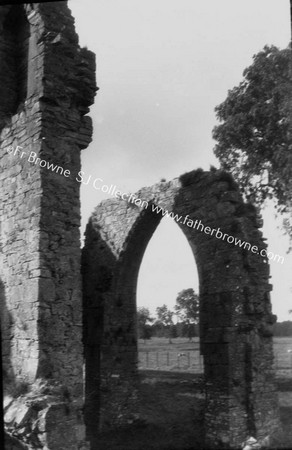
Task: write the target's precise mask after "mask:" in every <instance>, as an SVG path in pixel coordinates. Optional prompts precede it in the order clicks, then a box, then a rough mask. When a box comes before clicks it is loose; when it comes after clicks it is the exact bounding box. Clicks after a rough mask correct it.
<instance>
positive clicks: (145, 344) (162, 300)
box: [137, 218, 203, 373]
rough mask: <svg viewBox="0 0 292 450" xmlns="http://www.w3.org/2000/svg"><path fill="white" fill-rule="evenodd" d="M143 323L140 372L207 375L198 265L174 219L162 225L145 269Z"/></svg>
mask: <svg viewBox="0 0 292 450" xmlns="http://www.w3.org/2000/svg"><path fill="white" fill-rule="evenodd" d="M178 297H179V301H178V302H177V301H176V300H177V298H178ZM192 297H193V298H194V303H195V304H196V305H194V307H191V303H192ZM157 308H158V310H157ZM157 312H158V315H157ZM137 322H138V352H139V369H151V370H153V369H156V370H169V371H174V370H176V369H177V370H179V371H181V370H185V371H189V372H196V373H199V372H202V370H203V366H202V358H201V357H200V353H199V280H198V273H197V268H196V262H195V260H194V255H193V252H192V250H191V247H190V245H189V243H188V241H187V239H186V237H185V236H184V234H183V233H182V232H181V230H180V229H179V227H178V226H177V224H176V223H175V222H174V221H173V220H172V219H170V218H164V219H162V221H161V222H160V224H159V226H158V227H157V229H156V231H155V233H154V235H153V236H152V238H151V240H150V241H149V243H148V246H147V248H146V251H145V253H144V256H143V260H142V262H141V265H140V270H139V274H138V283H137Z"/></svg>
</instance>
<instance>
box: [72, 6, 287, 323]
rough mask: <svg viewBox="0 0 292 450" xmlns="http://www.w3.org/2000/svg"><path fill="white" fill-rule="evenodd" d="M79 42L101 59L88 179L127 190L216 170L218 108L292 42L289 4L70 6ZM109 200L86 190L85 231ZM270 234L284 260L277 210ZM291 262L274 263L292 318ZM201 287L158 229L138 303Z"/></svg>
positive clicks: (277, 288)
mask: <svg viewBox="0 0 292 450" xmlns="http://www.w3.org/2000/svg"><path fill="white" fill-rule="evenodd" d="M69 6H70V8H71V9H72V12H73V15H74V17H75V19H76V28H77V32H78V34H79V38H80V44H81V45H82V46H85V45H86V46H87V47H88V48H89V49H90V50H92V51H93V52H95V53H96V58H97V84H98V86H99V88H100V90H99V91H98V93H97V96H96V101H95V105H94V106H93V107H92V108H91V116H92V118H93V125H94V136H93V142H92V144H91V145H90V147H89V148H88V149H86V150H84V151H83V154H82V164H83V170H84V171H85V173H86V175H92V177H93V178H97V177H100V178H102V179H103V180H104V182H105V184H108V185H110V184H114V185H116V186H117V187H118V188H119V189H120V190H122V191H124V192H133V191H135V190H138V189H139V188H141V187H142V186H147V185H151V184H153V183H155V182H157V181H159V180H160V179H161V178H166V179H168V180H169V179H172V178H174V177H177V176H179V175H181V174H182V173H184V172H186V171H190V170H193V169H196V168H198V167H203V168H204V169H209V166H210V164H213V165H215V166H218V163H217V161H216V159H215V157H214V155H213V152H212V149H213V147H214V141H213V140H212V128H213V127H214V125H215V124H216V118H215V113H214V108H215V106H216V105H217V104H219V103H221V102H222V101H223V100H224V99H225V98H226V95H227V91H228V89H231V88H232V87H233V86H235V85H237V84H238V83H239V82H240V81H241V79H242V72H243V70H244V68H245V67H247V66H248V65H250V64H251V63H252V56H253V55H254V54H255V53H257V52H258V51H259V50H261V49H262V48H263V47H264V45H265V44H274V45H276V46H278V47H280V48H284V47H286V46H287V45H288V42H289V39H290V34H289V33H290V24H289V0H280V1H279V0H245V2H241V1H239V0H220V1H219V0H200V1H198V0H148V1H147V2H142V1H139V0H95V1H93V0H70V1H69ZM104 198H106V195H105V194H102V193H100V192H98V191H95V190H94V189H93V187H92V185H88V186H83V187H82V192H81V202H82V203H81V204H82V232H83V231H84V227H85V224H86V222H87V221H88V218H89V216H90V214H91V212H92V210H93V208H94V207H95V206H96V205H97V204H98V203H99V201H101V200H102V199H104ZM264 233H265V235H266V236H267V237H268V239H269V247H270V250H271V251H273V252H274V253H278V254H280V255H285V251H286V249H287V240H285V239H283V238H280V237H279V236H280V233H279V231H277V230H276V226H275V220H274V218H273V214H272V212H271V210H268V212H267V213H266V214H265V228H264ZM291 269H292V257H291V256H290V257H288V256H287V257H286V258H285V263H284V264H283V265H281V264H277V263H271V271H272V274H273V280H272V282H273V284H274V291H273V293H272V302H273V310H274V313H276V314H277V315H278V317H279V319H280V320H285V319H292V317H291V316H290V317H289V315H288V314H287V313H288V309H289V308H290V309H292V292H291V290H290V287H291V285H292V283H291V282H290V280H289V274H291ZM189 287H194V288H195V289H196V290H198V281H197V270H196V266H195V263H194V258H193V256H192V253H191V250H190V247H189V245H188V243H187V241H186V239H185V237H184V235H183V234H182V232H181V231H180V229H179V228H178V226H177V225H176V224H175V223H173V222H172V221H171V220H170V219H164V220H163V221H162V222H161V224H160V225H159V227H158V229H157V231H156V232H155V234H154V236H153V238H152V240H151V241H150V243H149V245H148V248H147V250H146V252H145V256H144V259H143V262H142V265H141V269H140V274H139V282H138V305H143V306H149V307H150V309H151V310H152V311H154V310H155V308H156V307H157V306H160V305H162V304H163V303H167V304H168V305H169V306H170V307H172V306H173V305H174V304H175V298H176V295H177V293H178V292H179V291H180V290H182V289H185V288H189Z"/></svg>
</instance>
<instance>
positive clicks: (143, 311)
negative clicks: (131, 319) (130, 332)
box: [137, 306, 154, 343]
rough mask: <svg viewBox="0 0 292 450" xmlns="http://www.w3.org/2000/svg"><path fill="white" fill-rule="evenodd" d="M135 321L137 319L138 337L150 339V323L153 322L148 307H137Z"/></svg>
mask: <svg viewBox="0 0 292 450" xmlns="http://www.w3.org/2000/svg"><path fill="white" fill-rule="evenodd" d="M137 321H138V337H139V339H144V343H145V341H146V339H151V335H152V329H151V326H150V324H151V323H152V322H154V318H152V317H151V315H150V311H149V309H148V308H145V307H143V306H140V307H139V308H138V309H137Z"/></svg>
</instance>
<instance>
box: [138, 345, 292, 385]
mask: <svg viewBox="0 0 292 450" xmlns="http://www.w3.org/2000/svg"><path fill="white" fill-rule="evenodd" d="M199 345H200V344H199V339H198V338H193V342H189V341H188V339H187V338H176V339H172V343H171V344H169V342H168V339H166V338H152V339H150V340H148V341H145V342H144V341H142V340H139V368H140V369H142V370H145V369H146V370H147V369H154V370H170V371H176V372H192V373H203V371H204V368H203V357H202V356H200V351H199ZM289 350H291V352H290V351H289ZM274 355H275V369H276V374H277V376H278V377H281V378H282V377H287V378H292V337H288V338H274Z"/></svg>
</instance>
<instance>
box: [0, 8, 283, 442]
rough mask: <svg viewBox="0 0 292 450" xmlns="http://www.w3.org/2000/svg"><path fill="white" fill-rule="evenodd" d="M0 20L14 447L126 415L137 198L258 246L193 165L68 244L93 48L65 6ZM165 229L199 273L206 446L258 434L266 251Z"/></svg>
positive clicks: (223, 185) (275, 421)
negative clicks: (83, 42) (185, 246)
mask: <svg viewBox="0 0 292 450" xmlns="http://www.w3.org/2000/svg"><path fill="white" fill-rule="evenodd" d="M0 24H1V35H0V56H1V61H2V64H1V66H0V80H1V83H0V99H1V100H0V124H1V141H0V145H1V153H0V158H1V175H0V183H1V189H0V196H1V220H0V245H1V255H0V259H1V265H0V267H1V274H0V286H1V290H0V295H1V333H2V353H3V370H4V393H5V410H4V412H5V426H6V429H7V432H8V433H9V434H10V435H12V436H14V437H15V438H17V440H18V441H19V442H21V443H22V445H23V447H20V448H27V449H44V450H85V449H89V448H90V442H91V441H92V439H96V435H97V434H98V432H100V431H101V430H103V429H106V428H115V427H122V426H123V425H124V424H125V423H129V422H130V421H131V420H134V419H135V417H138V416H139V376H138V370H137V358H138V356H137V330H136V286H137V276H138V271H139V267H140V264H141V261H142V258H143V254H144V251H145V249H146V247H147V244H148V242H149V240H150V239H151V236H152V234H153V233H154V232H155V229H156V227H157V226H158V224H159V222H160V220H161V218H162V214H160V213H159V214H158V213H157V212H153V210H152V209H151V207H150V206H151V205H159V206H161V207H162V208H165V209H167V210H168V211H173V212H174V213H177V214H179V215H180V216H184V217H185V216H188V217H189V218H190V219H191V220H196V219H198V220H201V222H202V223H204V224H205V225H206V226H209V227H210V228H216V229H218V228H220V229H221V230H224V232H226V233H228V234H229V235H234V236H237V237H239V238H242V239H244V240H245V241H248V242H251V243H252V244H253V245H257V246H258V248H265V247H266V244H265V240H264V239H263V236H262V232H261V231H260V228H261V226H262V222H261V219H260V218H259V217H258V215H257V213H256V211H255V210H254V209H253V208H252V207H251V205H248V204H245V203H244V202H243V200H242V198H241V196H240V194H239V191H238V188H237V186H236V184H235V183H234V182H233V180H232V178H231V177H230V176H229V175H228V174H226V173H223V172H221V171H216V170H213V171H210V172H204V171H202V170H195V171H193V172H190V173H188V174H185V175H183V176H181V177H180V178H177V179H175V180H173V181H170V182H161V183H158V184H156V185H154V186H152V187H149V188H143V189H141V190H140V191H139V192H138V193H136V198H139V199H141V200H142V201H144V202H145V203H144V205H147V207H140V206H139V205H137V204H135V203H129V202H127V201H125V200H124V199H123V198H121V199H120V198H115V199H110V200H106V201H104V202H102V203H101V204H100V205H98V206H97V207H96V209H95V211H94V212H93V214H92V216H91V218H90V220H89V222H88V226H87V230H86V242H85V247H84V249H83V251H82V255H81V246H80V230H79V227H80V198H79V188H80V183H78V182H77V181H76V176H77V174H78V172H79V171H80V167H81V164H80V152H81V150H83V149H85V148H86V147H87V146H88V144H89V143H90V141H91V136H92V125H91V119H90V118H89V117H88V115H87V114H88V112H89V107H90V105H91V104H92V103H93V101H94V96H95V94H96V91H97V87H96V82H95V56H94V54H93V53H92V52H90V51H89V50H87V49H84V48H80V46H79V44H78V37H77V35H76V32H75V28H74V19H73V18H72V16H71V12H70V10H69V9H68V6H67V2H57V3H44V4H29V3H28V4H25V5H15V6H1V7H0ZM37 158H39V159H38V161H37ZM97 158H98V154H97ZM42 161H44V162H42ZM48 164H51V166H50V167H49V166H48ZM53 167H55V169H53ZM57 167H59V168H62V169H63V171H61V169H58V170H57ZM66 171H67V172H66ZM178 226H179V227H180V228H181V230H182V231H183V233H184V234H185V236H186V238H187V240H188V242H189V244H190V246H191V249H192V252H193V254H194V257H195V260H196V263H197V267H198V272H199V280H200V299H201V301H200V304H201V310H200V346H201V353H202V355H203V356H204V374H205V394H206V401H205V419H204V429H205V441H206V448H209V449H210V448H232V449H234V448H239V447H240V445H241V443H242V442H243V441H244V440H245V439H246V438H247V437H248V436H250V435H252V436H255V437H256V438H257V439H258V441H259V442H261V441H263V442H265V443H266V444H267V442H268V441H269V440H270V441H272V439H273V437H274V436H275V435H276V434H277V433H278V432H279V429H280V423H279V416H278V403H277V392H276V387H275V380H274V372H273V351H272V331H271V330H272V324H273V321H274V317H273V315H272V313H271V302H270V291H271V289H272V287H271V285H270V284H269V264H268V260H265V259H263V258H262V257H260V256H259V255H254V254H253V253H251V252H250V251H248V250H247V249H244V248H240V247H237V246H234V245H230V244H228V243H226V242H223V241H220V240H218V239H216V238H215V237H214V236H210V235H208V234H206V233H202V232H200V231H198V230H195V229H194V228H191V227H188V226H186V224H185V223H178ZM82 280H83V281H82ZM83 366H84V367H85V369H84V367H83ZM7 450H9V449H7ZM92 450H99V449H97V448H92Z"/></svg>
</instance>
